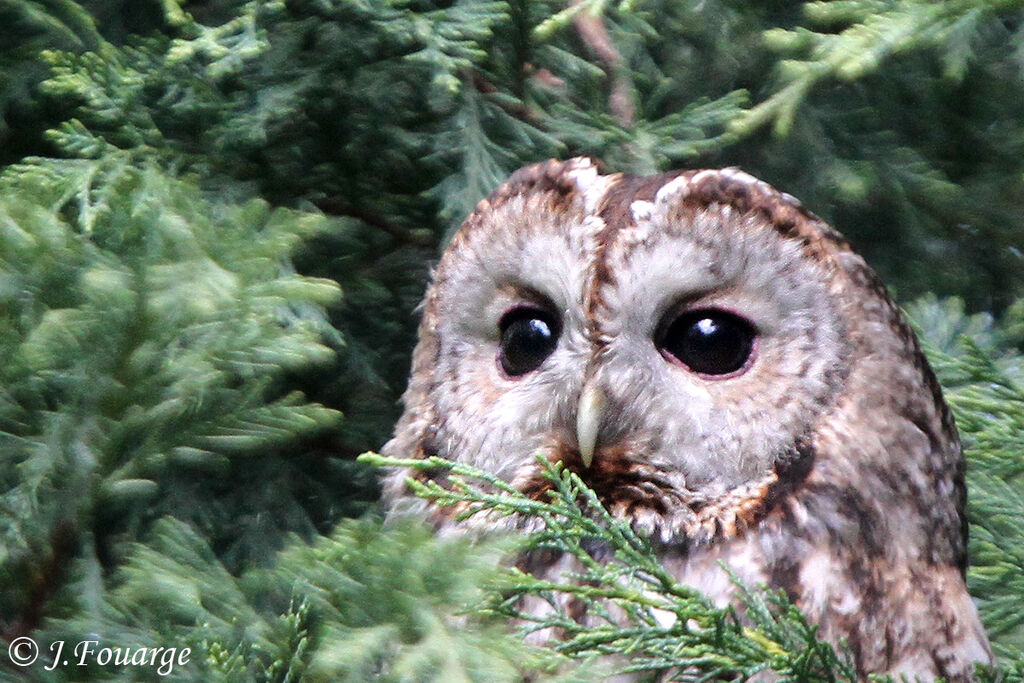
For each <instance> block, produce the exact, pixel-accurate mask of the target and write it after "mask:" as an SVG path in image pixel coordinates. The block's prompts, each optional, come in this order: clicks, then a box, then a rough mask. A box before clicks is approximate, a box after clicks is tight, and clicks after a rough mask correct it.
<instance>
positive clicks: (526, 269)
mask: <svg viewBox="0 0 1024 683" xmlns="http://www.w3.org/2000/svg"><path fill="white" fill-rule="evenodd" d="M524 321H525V322H524ZM404 401H405V413H404V415H403V416H402V418H401V420H400V421H399V423H398V425H397V427H396V430H395V436H394V438H393V439H392V440H391V441H390V442H389V443H388V444H387V445H386V447H385V449H384V450H385V453H387V454H389V455H395V456H402V457H425V456H429V455H439V456H441V457H444V458H449V459H452V460H457V461H461V462H467V463H470V464H473V465H475V466H477V467H481V468H483V469H485V470H488V471H490V472H493V473H495V474H497V475H499V476H501V477H502V478H504V479H506V480H507V481H510V482H513V484H514V485H515V486H516V487H518V488H519V489H520V490H522V491H525V492H528V493H529V494H531V495H537V496H541V495H543V493H544V490H545V487H546V483H545V482H544V480H543V478H542V477H540V475H539V473H538V472H537V468H536V463H535V460H534V457H535V455H536V454H537V453H543V454H545V455H546V456H547V457H548V458H550V459H552V460H559V461H562V462H563V463H565V464H566V466H568V467H570V468H571V469H573V470H574V471H576V472H578V473H579V474H580V476H581V477H582V478H583V479H584V480H585V481H587V482H588V484H589V485H590V486H591V487H592V488H594V490H595V491H596V492H597V493H598V495H599V496H600V498H601V500H602V501H603V502H604V504H605V505H606V506H607V507H608V509H609V510H610V511H611V512H612V513H613V514H615V515H616V516H619V517H621V518H623V519H626V520H629V521H630V522H631V523H632V524H633V525H634V527H635V528H637V529H638V530H640V531H642V532H644V533H647V534H650V535H651V536H652V537H653V538H654V539H655V540H656V542H657V545H658V547H659V548H662V549H663V561H664V563H665V565H666V567H668V568H669V569H670V570H671V571H672V572H673V574H674V575H675V576H676V577H678V578H679V580H680V581H682V582H684V583H687V584H690V585H692V586H694V587H696V588H698V589H700V590H702V591H704V592H706V593H707V594H708V595H710V596H711V597H712V598H713V599H715V600H716V601H718V602H719V603H721V604H727V603H728V602H729V601H730V600H732V598H733V594H734V586H733V584H732V583H731V582H730V580H729V578H728V576H727V574H726V573H725V572H724V571H723V570H722V569H721V566H720V565H719V562H720V561H724V562H725V563H726V564H728V565H729V566H730V567H731V568H732V569H733V570H734V571H735V572H736V573H737V574H738V575H739V576H740V577H741V578H742V579H744V580H745V581H747V582H749V583H752V584H753V583H757V582H766V583H769V584H772V585H775V586H778V587H780V588H783V589H784V590H785V591H786V592H787V593H788V594H789V595H790V597H791V598H792V599H793V600H794V601H795V602H796V604H797V605H798V606H800V608H801V609H802V610H803V611H804V612H805V614H806V615H807V616H808V618H809V619H810V620H811V621H813V622H814V623H816V624H818V625H819V627H820V634H821V635H822V636H823V637H824V638H826V639H827V640H830V641H832V642H834V643H838V642H839V641H840V640H845V641H847V643H848V644H849V646H850V649H851V651H852V654H853V657H854V663H855V665H856V667H857V670H858V672H860V674H861V675H867V674H868V673H873V672H878V673H885V672H888V673H894V674H908V675H911V676H915V675H916V676H922V677H924V678H934V677H938V676H942V677H945V678H947V679H949V680H960V681H965V680H968V679H969V678H970V672H971V670H972V666H973V662H974V661H976V660H981V661H988V660H989V659H990V657H991V654H990V651H989V646H988V642H987V640H986V637H985V635H984V632H983V631H982V629H981V626H980V623H979V621H978V617H977V613H976V610H975V608H974V605H973V604H972V602H971V599H970V597H969V595H968V594H967V591H966V588H965V586H964V569H965V564H966V525H965V521H964V514H963V511H964V504H965V498H966V494H965V488H964V481H963V457H962V454H961V450H960V445H959V441H958V438H957V434H956V428H955V425H954V423H953V419H952V416H951V414H950V411H949V409H948V408H947V407H946V405H945V403H944V402H943V400H942V395H941V391H940V389H939V387H938V384H937V382H936V380H935V378H934V376H933V374H932V372H931V370H930V369H929V367H928V364H927V362H926V360H925V358H924V356H923V355H922V354H921V351H920V349H919V347H918V344H917V341H916V339H915V337H914V335H913V333H912V331H911V330H910V328H909V326H908V325H907V323H906V322H905V321H904V319H903V317H902V315H901V313H900V311H899V309H898V308H897V307H896V306H895V305H894V304H893V303H892V301H891V300H890V299H889V297H888V295H887V293H886V291H885V288H884V286H883V285H882V284H881V282H880V281H879V280H878V278H877V277H876V276H875V274H874V273H873V272H872V271H871V270H870V268H868V266H867V265H866V264H865V263H864V261H863V260H862V259H861V258H860V257H859V256H858V255H857V254H855V253H854V252H853V251H852V250H851V248H850V245H849V244H848V243H847V242H846V240H845V239H843V237H842V236H841V235H840V234H839V233H838V232H836V231H835V230H833V229H832V228H830V227H829V226H828V225H826V224H824V223H823V222H822V221H821V220H819V219H818V218H817V217H815V216H814V215H813V214H811V213H810V212H808V211H807V210H806V209H804V208H803V207H802V206H801V205H800V203H799V202H797V201H796V200H795V199H794V198H792V197H790V196H789V195H785V194H782V193H779V192H777V191H775V190H774V189H772V188H770V187H769V186H768V185H766V184H764V183H762V182H760V181H758V180H756V179H754V178H752V177H750V176H749V175H747V174H745V173H742V172H740V171H737V170H735V169H726V170H722V171H683V172H671V173H664V174H660V175H657V176H651V177H634V176H627V175H620V174H613V175H602V174H601V173H599V171H598V170H597V168H596V166H595V165H594V164H593V163H592V162H591V161H589V160H587V159H573V160H570V161H567V162H559V161H549V162H545V163H541V164H537V165H534V166H530V167H528V168H525V169H522V170H520V171H518V172H516V173H515V174H514V175H513V176H512V178H511V179H510V180H509V182H508V183H506V184H505V185H504V186H502V187H501V188H499V189H498V190H497V191H495V193H494V194H492V195H491V196H490V197H489V198H488V199H486V200H484V201H482V202H481V203H480V204H479V205H478V206H477V208H476V210H475V211H474V212H473V214H472V215H471V216H470V217H469V218H468V219H467V220H466V222H465V224H464V225H463V227H462V228H461V230H459V232H458V233H457V234H456V235H455V237H454V239H453V240H452V243H451V244H450V245H449V247H448V249H447V250H446V252H445V254H444V256H443V257H442V259H441V263H440V264H439V266H438V268H437V271H436V273H435V276H434V282H433V284H432V285H431V287H430V289H429V290H428V292H427V296H426V301H425V310H424V315H423V321H422V324H421V326H420V340H419V344H418V345H417V348H416V351H415V354H414V357H413V367H412V375H411V380H410V384H409V389H408V391H407V393H406V395H405V397H404ZM402 476H403V475H401V474H398V475H395V476H394V477H392V478H391V479H390V480H389V482H388V487H387V497H388V499H389V501H390V503H391V506H392V509H393V510H394V511H395V514H400V513H401V512H402V511H403V510H405V511H406V512H410V511H411V512H412V513H414V514H428V511H426V510H425V509H424V508H423V504H421V503H417V502H416V501H414V500H413V499H411V498H410V497H409V496H408V495H407V492H405V491H404V486H403V485H402ZM429 514H432V515H435V518H436V519H438V520H439V521H438V523H439V524H442V525H444V524H447V523H448V522H445V521H444V520H445V518H444V517H443V515H441V516H439V517H437V515H438V513H437V511H430V512H429ZM569 564H571V563H569ZM531 569H533V570H534V571H535V572H537V573H540V574H542V575H543V574H546V573H555V572H561V571H564V570H567V569H568V570H571V566H567V562H566V560H565V558H551V559H550V562H548V561H538V560H536V559H535V560H534V561H533V564H532V565H531Z"/></svg>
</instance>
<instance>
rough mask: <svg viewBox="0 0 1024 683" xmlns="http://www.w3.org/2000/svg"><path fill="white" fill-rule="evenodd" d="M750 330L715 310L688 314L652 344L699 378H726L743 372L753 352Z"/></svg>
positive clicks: (675, 322)
mask: <svg viewBox="0 0 1024 683" xmlns="http://www.w3.org/2000/svg"><path fill="white" fill-rule="evenodd" d="M756 336H757V335H756V333H755V331H754V328H753V326H752V325H751V324H750V323H749V322H747V321H746V320H744V319H743V318H741V317H739V316H737V315H733V314H732V313H727V312H725V311H719V310H714V309H704V310H696V311H687V312H685V313H683V314H682V315H680V316H679V317H677V318H676V319H674V320H673V321H672V322H671V323H669V325H668V326H667V327H666V328H665V330H664V332H663V333H662V334H660V335H658V337H657V338H656V340H655V343H656V344H657V346H658V348H659V349H660V350H661V351H662V353H664V354H667V355H669V356H671V357H672V358H674V359H676V360H678V361H679V362H680V363H682V364H683V365H685V366H686V367H688V368H689V369H691V370H693V371H694V372H697V373H700V374H702V375H727V374H729V373H732V372H736V371H737V370H739V369H740V368H742V367H743V366H744V365H745V364H746V362H747V359H749V358H750V354H751V352H752V351H753V349H754V338H755V337H756Z"/></svg>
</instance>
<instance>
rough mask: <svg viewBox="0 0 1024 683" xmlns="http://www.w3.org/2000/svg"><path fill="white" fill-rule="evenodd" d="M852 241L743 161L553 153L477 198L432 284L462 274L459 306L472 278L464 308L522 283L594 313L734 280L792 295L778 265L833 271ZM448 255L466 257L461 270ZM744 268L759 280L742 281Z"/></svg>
mask: <svg viewBox="0 0 1024 683" xmlns="http://www.w3.org/2000/svg"><path fill="white" fill-rule="evenodd" d="M847 249H848V245H847V244H846V243H845V241H844V240H843V239H842V237H841V236H840V235H839V234H838V233H836V232H835V231H833V230H832V229H831V228H829V227H828V226H827V225H825V224H824V223H822V222H821V221H820V220H818V219H817V218H815V217H814V216H813V215H812V214H810V213H809V212H807V211H806V210H805V209H803V207H802V206H801V205H800V204H799V202H798V201H797V200H796V199H794V198H793V197H791V196H789V195H786V194H783V193H780V192H777V191H776V190H774V189H772V188H771V187H770V186H768V185H767V184H766V183H763V182H761V181H759V180H757V179H755V178H754V177H752V176H750V175H748V174H746V173H743V172H742V171H738V170H736V169H725V170H722V171H682V172H670V173H665V174H660V175H654V176H645V177H639V176H630V175H623V174H613V175H603V174H601V173H600V172H599V171H598V169H597V167H596V165H595V164H594V163H593V162H592V161H590V160H589V159H573V160H570V161H568V162H558V161H549V162H544V163H542V164H537V165H534V166H531V167H527V168H525V169H522V170H520V171H519V172H517V173H516V174H515V175H514V176H513V177H512V178H511V179H510V180H509V182H508V183H506V184H505V185H504V186H502V187H501V188H499V189H498V190H497V191H495V193H494V194H492V195H491V196H490V197H489V198H488V199H486V200H484V201H482V202H481V203H480V205H478V207H477V209H476V211H475V212H474V213H473V214H472V215H471V216H470V217H469V218H468V219H467V221H466V222H465V223H464V225H463V227H462V228H461V229H460V231H459V232H458V233H457V234H456V237H455V238H454V239H453V242H452V244H451V245H450V246H449V249H448V253H447V254H446V257H445V259H442V264H441V268H440V269H439V273H438V282H437V284H440V281H442V280H455V282H451V283H449V284H450V285H451V288H453V289H456V290H458V291H459V292H460V297H461V299H462V302H463V303H464V304H465V303H466V296H465V295H466V294H467V293H470V294H471V293H472V292H471V290H472V289H473V288H474V286H476V287H477V288H478V293H479V296H480V301H479V302H478V304H479V305H478V306H474V305H472V304H471V305H470V306H469V308H471V309H475V311H476V312H477V313H480V312H483V311H484V310H485V309H486V307H487V304H488V302H490V303H492V304H493V301H492V300H491V299H489V298H488V297H489V296H490V292H493V291H495V290H499V289H503V290H505V291H508V290H509V289H513V290H514V289H515V288H519V289H520V290H521V291H520V294H522V296H521V297H520V298H527V299H529V298H531V297H532V296H533V295H535V294H539V295H541V296H542V297H548V298H550V299H551V302H550V303H551V304H552V305H553V306H554V307H555V308H556V309H558V310H559V311H560V312H563V313H564V314H566V315H570V314H572V313H573V312H574V311H579V312H580V313H581V314H585V315H586V317H587V318H588V319H589V320H590V321H591V322H592V321H594V320H597V319H600V318H602V317H607V316H608V315H610V314H611V311H610V310H609V309H611V308H622V307H623V306H625V305H626V304H625V302H623V301H622V299H623V298H630V299H634V300H635V299H636V298H637V297H639V298H641V299H644V300H649V298H650V297H654V296H656V295H658V296H663V297H666V298H671V297H679V296H685V295H690V294H693V295H697V294H700V293H702V292H704V291H709V290H712V289H716V288H724V287H729V286H730V285H734V284H735V285H740V286H746V287H747V288H748V289H751V288H753V289H757V288H764V287H767V288H768V289H770V290H780V292H781V295H782V296H789V295H790V294H787V292H789V291H790V289H791V288H790V287H788V285H787V283H786V282H778V281H776V279H775V277H774V275H775V274H782V275H786V276H789V277H785V278H783V279H784V280H785V279H792V280H793V281H794V282H795V283H799V281H800V278H799V277H796V278H793V277H792V276H793V271H794V270H800V269H806V268H811V269H815V270H818V271H819V274H820V273H821V272H824V273H825V274H827V273H828V272H830V271H834V270H835V267H834V258H835V253H836V252H837V251H844V250H847ZM467 255H468V258H467ZM752 258H753V259H755V260H756V261H757V262H755V263H751V259H752ZM446 261H448V262H451V263H453V264H459V270H461V277H460V276H459V275H458V273H457V272H455V270H456V269H455V268H451V269H446ZM761 264H763V265H764V267H754V268H751V266H758V265H761ZM467 266H468V267H467ZM447 270H452V271H453V273H449V272H446V271H447ZM741 273H745V274H747V275H748V276H749V274H751V273H754V274H758V275H759V276H760V278H761V280H762V281H761V282H754V281H750V278H749V277H747V281H745V282H737V281H736V280H737V278H738V276H739V275H740V274H741ZM453 275H454V276H453ZM481 276H483V277H481ZM755 279H756V278H755ZM814 279H815V280H817V281H819V282H820V281H821V278H820V277H816V278H814ZM826 279H828V278H826ZM459 281H461V284H460V282H459ZM481 284H482V286H481ZM797 289H802V288H799V287H798V288H797ZM470 301H472V296H470ZM660 305H661V304H660V303H659V304H658V305H657V306H656V308H657V307H658V306H660ZM499 314H500V312H499ZM602 314H603V315H602ZM487 319H489V320H491V321H493V319H494V316H493V315H485V316H483V317H482V318H481V322H483V320H487ZM490 324H492V325H493V322H491V323H490Z"/></svg>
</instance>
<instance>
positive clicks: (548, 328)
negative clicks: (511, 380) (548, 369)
mask: <svg viewBox="0 0 1024 683" xmlns="http://www.w3.org/2000/svg"><path fill="white" fill-rule="evenodd" d="M498 329H500V330H501V349H500V350H499V352H498V361H499V362H500V363H501V369H502V370H504V371H505V374H507V375H508V376H509V377H519V376H521V375H525V374H526V373H528V372H531V371H533V370H536V369H537V368H538V367H540V364H541V363H543V362H544V359H545V358H547V357H548V356H550V355H551V353H552V352H553V351H554V350H555V345H556V344H557V343H558V334H559V332H560V330H559V327H558V323H557V321H556V320H555V319H554V317H553V316H551V315H550V314H548V313H546V312H545V311H541V310H537V309H535V308H514V309H512V310H511V311H509V312H508V313H506V314H505V315H504V316H503V317H502V319H501V322H500V323H499V324H498Z"/></svg>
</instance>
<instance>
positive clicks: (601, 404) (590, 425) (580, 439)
mask: <svg viewBox="0 0 1024 683" xmlns="http://www.w3.org/2000/svg"><path fill="white" fill-rule="evenodd" d="M605 402H606V400H605V395H604V391H602V390H601V388H600V387H599V386H597V385H596V384H587V385H586V386H584V387H583V393H582V394H580V404H579V408H578V409H577V411H576V441H577V443H579V447H580V457H582V458H583V466H584V467H590V463H591V461H593V459H594V447H595V446H596V445H597V433H598V430H599V429H600V427H601V419H602V417H603V416H604V408H605Z"/></svg>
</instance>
